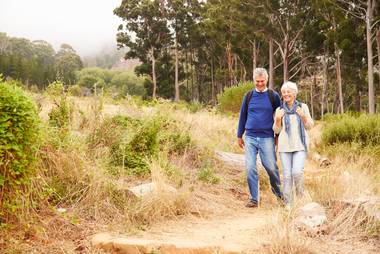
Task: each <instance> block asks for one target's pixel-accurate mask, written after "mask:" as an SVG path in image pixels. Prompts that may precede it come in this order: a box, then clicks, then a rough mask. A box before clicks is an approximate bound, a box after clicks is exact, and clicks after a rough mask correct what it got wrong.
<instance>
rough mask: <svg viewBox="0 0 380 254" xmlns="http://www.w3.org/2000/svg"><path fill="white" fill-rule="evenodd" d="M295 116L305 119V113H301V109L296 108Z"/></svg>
mask: <svg viewBox="0 0 380 254" xmlns="http://www.w3.org/2000/svg"><path fill="white" fill-rule="evenodd" d="M296 112H297V114H298V115H299V116H300V117H301V118H304V117H305V112H303V109H302V108H301V107H297V110H296Z"/></svg>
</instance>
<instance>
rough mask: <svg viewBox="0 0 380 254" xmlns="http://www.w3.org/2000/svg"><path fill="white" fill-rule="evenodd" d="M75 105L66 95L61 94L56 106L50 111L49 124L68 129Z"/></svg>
mask: <svg viewBox="0 0 380 254" xmlns="http://www.w3.org/2000/svg"><path fill="white" fill-rule="evenodd" d="M72 113H73V106H72V105H70V104H69V102H68V101H67V98H66V97H65V96H61V98H60V100H59V102H56V107H55V108H53V109H52V110H51V111H50V112H49V124H50V125H51V126H53V127H57V128H59V129H68V128H69V126H70V122H71V119H72Z"/></svg>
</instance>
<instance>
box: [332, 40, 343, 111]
mask: <svg viewBox="0 0 380 254" xmlns="http://www.w3.org/2000/svg"><path fill="white" fill-rule="evenodd" d="M334 48H335V57H336V64H335V66H336V81H337V82H338V97H339V113H341V114H343V113H344V107H343V92H342V72H341V63H340V52H339V48H338V44H337V43H336V42H334Z"/></svg>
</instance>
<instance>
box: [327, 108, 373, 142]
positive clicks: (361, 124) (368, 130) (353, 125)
mask: <svg viewBox="0 0 380 254" xmlns="http://www.w3.org/2000/svg"><path fill="white" fill-rule="evenodd" d="M322 141H323V143H324V144H327V145H332V144H336V143H353V142H354V143H358V144H361V145H362V146H368V145H375V146H377V145H380V115H364V114H363V115H351V114H342V115H337V116H335V117H334V116H329V117H328V118H327V120H326V121H325V126H324V129H323V133H322Z"/></svg>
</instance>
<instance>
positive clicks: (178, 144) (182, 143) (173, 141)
mask: <svg viewBox="0 0 380 254" xmlns="http://www.w3.org/2000/svg"><path fill="white" fill-rule="evenodd" d="M160 144H161V145H162V146H167V147H168V149H169V153H176V154H183V153H184V152H185V150H186V149H187V148H188V147H190V146H191V145H192V143H191V137H190V135H189V134H188V133H182V132H170V131H166V132H165V133H163V134H162V135H161V137H160Z"/></svg>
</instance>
